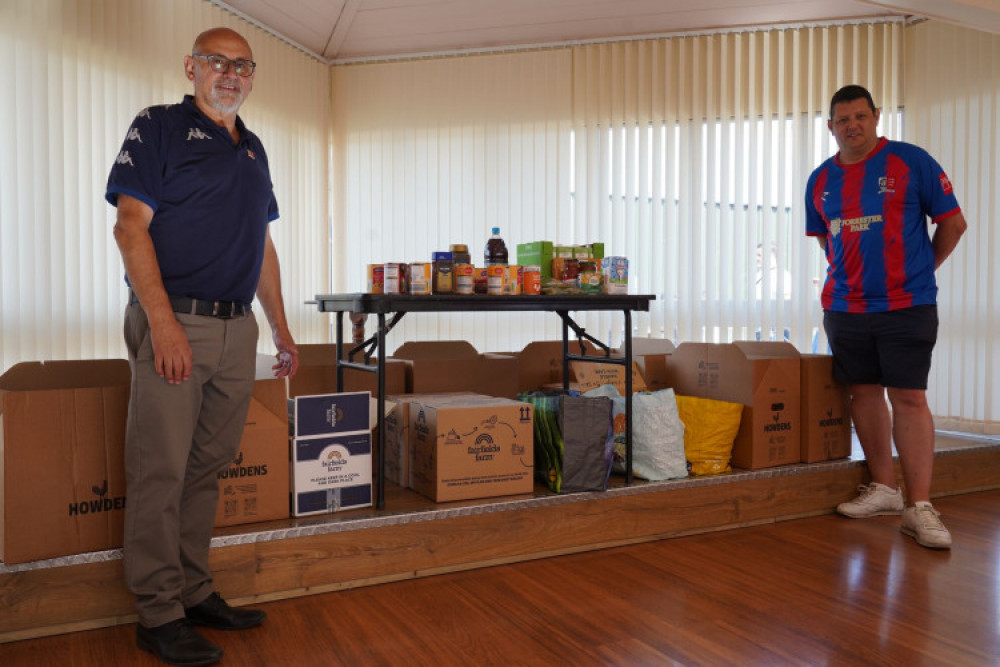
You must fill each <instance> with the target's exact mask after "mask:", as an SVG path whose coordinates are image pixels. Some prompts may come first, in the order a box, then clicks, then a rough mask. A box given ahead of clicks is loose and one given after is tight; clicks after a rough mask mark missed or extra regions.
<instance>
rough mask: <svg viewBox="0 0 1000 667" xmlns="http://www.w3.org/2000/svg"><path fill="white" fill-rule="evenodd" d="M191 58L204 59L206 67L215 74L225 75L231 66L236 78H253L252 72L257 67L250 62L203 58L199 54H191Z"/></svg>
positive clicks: (220, 57)
mask: <svg viewBox="0 0 1000 667" xmlns="http://www.w3.org/2000/svg"><path fill="white" fill-rule="evenodd" d="M191 57H192V58H204V59H205V60H207V61H208V66H209V67H210V68H211V69H212V71H213V72H215V73H216V74H225V73H226V72H228V71H229V66H230V65H232V66H233V71H235V72H236V74H237V76H243V77H249V76H253V71H254V69H255V68H256V67H257V63H255V62H254V61H252V60H243V59H242V58H241V59H239V60H230V59H229V58H225V57H223V56H203V55H201V54H200V53H192V54H191Z"/></svg>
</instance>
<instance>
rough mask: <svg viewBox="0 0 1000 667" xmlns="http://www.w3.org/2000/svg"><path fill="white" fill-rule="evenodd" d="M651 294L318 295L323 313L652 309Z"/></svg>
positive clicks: (318, 304)
mask: <svg viewBox="0 0 1000 667" xmlns="http://www.w3.org/2000/svg"><path fill="white" fill-rule="evenodd" d="M655 299H656V296H654V295H650V294H520V295H506V294H505V295H495V294H426V295H425V294H367V293H364V292H358V293H350V294H317V295H316V299H315V303H316V306H317V308H318V309H319V311H320V312H324V313H335V312H353V313H398V312H411V313H412V312H425V313H435V312H437V313H444V312H470V311H471V312H474V311H477V310H481V311H497V310H506V311H571V310H572V311H582V310H646V311H648V310H649V304H650V302H651V301H653V300H655Z"/></svg>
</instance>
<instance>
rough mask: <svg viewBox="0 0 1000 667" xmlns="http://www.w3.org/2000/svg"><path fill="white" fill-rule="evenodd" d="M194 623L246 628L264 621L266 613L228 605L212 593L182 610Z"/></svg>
mask: <svg viewBox="0 0 1000 667" xmlns="http://www.w3.org/2000/svg"><path fill="white" fill-rule="evenodd" d="M184 613H185V614H186V615H187V618H188V620H189V621H191V622H192V623H194V624H195V625H203V626H205V627H206V628H215V629H216V630H246V629H247V628H253V627H256V626H258V625H260V624H261V623H263V622H264V619H265V618H267V614H265V613H264V612H262V611H259V610H257V609H236V608H234V607H230V606H229V605H228V604H227V603H226V601H225V600H223V599H222V597H221V596H220V595H219V594H218V593H212V594H211V595H209V596H208V597H207V598H205V601H204V602H201V603H199V604H196V605H195V606H193V607H188V608H187V609H185V610H184Z"/></svg>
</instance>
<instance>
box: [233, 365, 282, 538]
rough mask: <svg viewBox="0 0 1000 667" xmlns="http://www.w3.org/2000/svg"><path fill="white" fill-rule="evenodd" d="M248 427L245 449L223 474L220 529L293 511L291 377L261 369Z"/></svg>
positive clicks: (243, 442)
mask: <svg viewBox="0 0 1000 667" xmlns="http://www.w3.org/2000/svg"><path fill="white" fill-rule="evenodd" d="M257 378H258V379H257V381H256V382H255V383H254V386H253V398H251V399H250V409H249V411H248V412H247V419H246V424H245V425H244V426H243V438H242V439H241V440H240V452H239V454H238V455H237V457H236V460H235V461H233V463H232V465H230V466H229V467H228V468H226V469H225V470H223V471H222V472H220V473H219V474H218V478H219V506H218V508H217V509H216V512H215V525H216V527H222V526H234V525H237V524H242V523H252V522H255V521H267V520H269V519H283V518H286V517H287V516H288V514H289V512H288V485H289V473H288V408H287V404H286V401H285V381H284V379H279V378H275V377H274V373H273V371H271V370H270V369H267V370H266V371H262V370H258V375H257Z"/></svg>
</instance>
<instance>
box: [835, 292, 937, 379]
mask: <svg viewBox="0 0 1000 667" xmlns="http://www.w3.org/2000/svg"><path fill="white" fill-rule="evenodd" d="M823 328H824V329H826V337H827V339H828V340H829V341H830V349H831V350H832V351H833V376H834V377H835V378H836V379H837V380H838V381H840V382H843V383H844V384H880V385H883V386H886V387H896V388H899V389H927V377H928V376H929V375H930V372H931V353H932V352H933V351H934V344H935V343H936V342H937V331H938V313H937V306H914V307H912V308H903V309H900V310H891V311H889V312H885V313H841V312H835V311H830V310H827V311H824V313H823Z"/></svg>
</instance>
